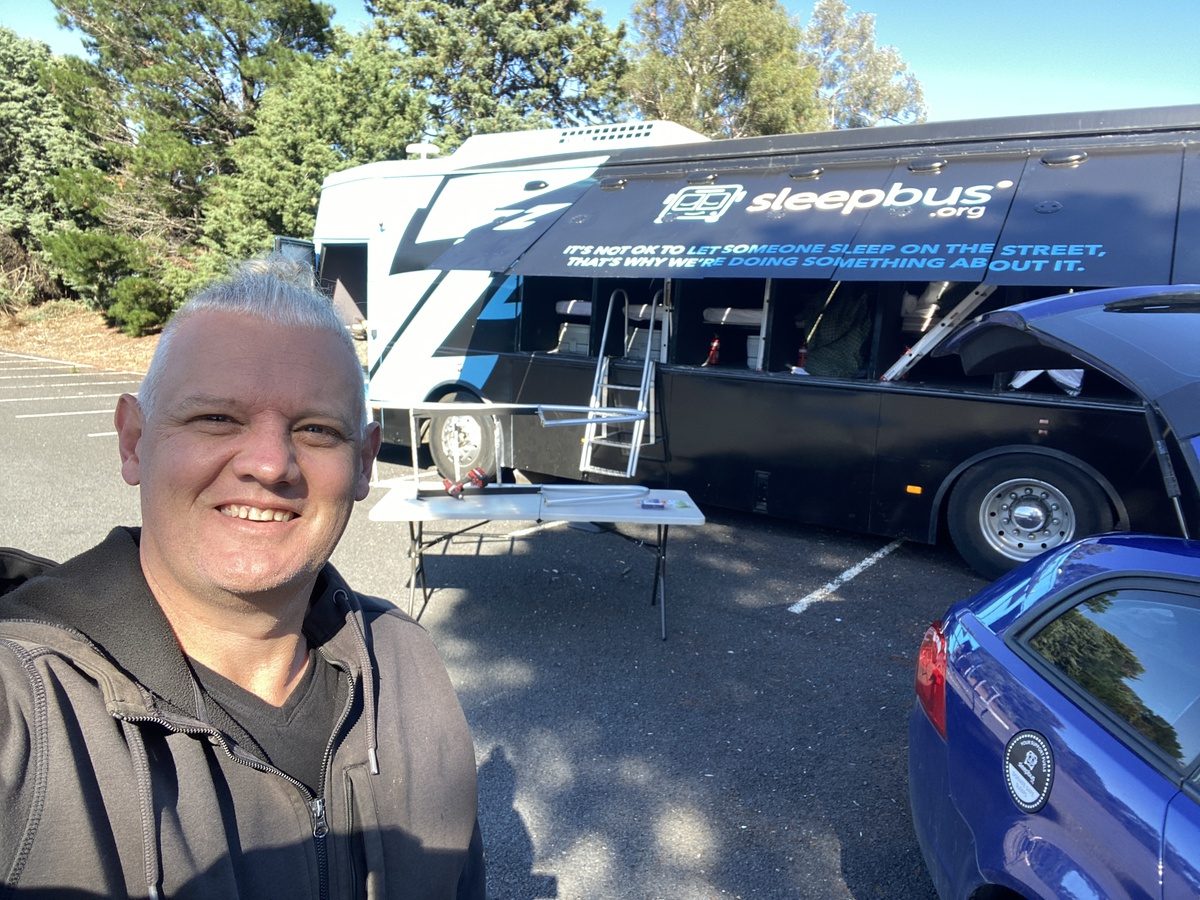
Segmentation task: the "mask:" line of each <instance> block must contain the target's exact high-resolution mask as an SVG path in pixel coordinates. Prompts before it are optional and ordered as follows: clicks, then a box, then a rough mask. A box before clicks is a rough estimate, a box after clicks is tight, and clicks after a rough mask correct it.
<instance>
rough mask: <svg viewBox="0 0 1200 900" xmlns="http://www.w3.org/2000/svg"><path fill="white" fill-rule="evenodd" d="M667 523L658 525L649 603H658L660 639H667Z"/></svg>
mask: <svg viewBox="0 0 1200 900" xmlns="http://www.w3.org/2000/svg"><path fill="white" fill-rule="evenodd" d="M669 527H670V526H668V525H659V526H658V543H657V545H656V546H655V548H654V550H655V554H654V556H655V559H654V587H653V588H652V589H651V591H652V594H651V598H650V605H651V606H653V605H654V604H655V603H658V618H659V624H660V628H661V631H662V639H663V640H664V641H665V640H666V639H667V529H668V528H669Z"/></svg>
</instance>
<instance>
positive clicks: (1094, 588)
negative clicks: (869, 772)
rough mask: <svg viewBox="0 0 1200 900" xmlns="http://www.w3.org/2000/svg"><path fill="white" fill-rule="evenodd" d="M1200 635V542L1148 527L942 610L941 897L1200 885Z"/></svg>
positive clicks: (927, 770)
mask: <svg viewBox="0 0 1200 900" xmlns="http://www.w3.org/2000/svg"><path fill="white" fill-rule="evenodd" d="M1198 644H1200V543H1197V542H1195V541H1185V540H1181V539H1176V538H1161V537H1150V536H1145V535H1106V536H1100V537H1094V538H1088V539H1085V540H1082V541H1079V542H1076V543H1073V544H1069V545H1065V546H1063V547H1060V548H1059V549H1057V550H1055V551H1052V552H1050V553H1048V554H1046V555H1044V556H1042V557H1041V558H1040V559H1038V560H1034V561H1031V562H1029V563H1026V564H1025V565H1024V566H1023V567H1021V568H1019V569H1017V570H1015V571H1013V572H1011V573H1009V574H1008V575H1006V576H1005V577H1004V578H1002V579H1000V580H998V581H996V582H995V583H993V584H992V585H991V586H989V587H988V588H986V589H985V590H983V591H982V592H981V593H979V594H978V595H976V596H975V597H974V598H972V599H970V600H967V601H965V602H963V603H960V604H957V605H955V606H953V607H951V609H950V610H949V611H948V612H947V613H946V615H945V617H944V618H942V619H941V621H939V622H936V623H934V624H933V625H931V626H930V627H929V629H928V631H927V632H926V633H925V637H924V640H923V641H922V644H921V647H920V651H919V654H918V663H917V675H916V695H917V699H916V703H915V704H914V707H913V711H912V713H911V715H910V718H909V802H910V806H911V808H912V816H913V824H914V827H915V828H916V832H917V837H918V841H919V843H920V845H921V851H922V853H923V855H924V858H925V863H926V866H927V867H928V869H929V872H930V875H931V876H932V878H933V881H934V884H935V885H936V887H937V890H938V893H939V895H940V896H941V897H943V898H962V897H980V896H987V897H999V896H1004V897H1008V896H1014V895H1019V896H1023V897H1030V898H1032V897H1046V898H1050V897H1054V898H1058V897H1088V898H1106V900H1112V898H1121V897H1130V898H1132V897H1145V898H1150V897H1163V898H1166V900H1182V898H1185V897H1187V898H1195V897H1196V896H1200V774H1198V770H1200V654H1198V653H1197V652H1196V647H1197V645H1198ZM1009 891H1011V892H1014V893H1013V894H1009V893H1008V892H1009Z"/></svg>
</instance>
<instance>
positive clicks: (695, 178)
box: [687, 172, 717, 184]
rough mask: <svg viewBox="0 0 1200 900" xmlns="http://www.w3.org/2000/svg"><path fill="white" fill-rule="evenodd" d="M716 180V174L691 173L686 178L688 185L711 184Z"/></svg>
mask: <svg viewBox="0 0 1200 900" xmlns="http://www.w3.org/2000/svg"><path fill="white" fill-rule="evenodd" d="M716 180H717V173H716V172H693V173H692V174H691V175H689V176H688V177H687V183H688V184H712V183H713V182H714V181H716Z"/></svg>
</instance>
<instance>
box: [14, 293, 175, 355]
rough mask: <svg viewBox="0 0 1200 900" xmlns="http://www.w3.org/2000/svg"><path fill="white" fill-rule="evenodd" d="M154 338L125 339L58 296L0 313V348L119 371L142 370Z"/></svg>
mask: <svg viewBox="0 0 1200 900" xmlns="http://www.w3.org/2000/svg"><path fill="white" fill-rule="evenodd" d="M156 346H158V336H157V335H150V336H149V337H141V338H131V337H129V336H127V335H125V334H122V333H121V332H120V331H118V330H117V329H115V328H110V327H109V326H108V325H106V324H105V322H104V316H102V315H101V314H100V313H98V312H96V311H94V310H89V309H87V308H86V307H84V306H82V305H81V304H78V303H73V302H70V301H65V300H59V301H55V302H53V303H47V304H45V305H44V306H38V307H31V308H29V309H26V310H23V311H22V312H20V313H18V314H17V315H15V316H7V317H0V350H9V351H12V352H14V353H28V354H29V355H31V356H41V357H45V358H47V359H56V360H61V361H63V362H71V363H81V364H83V365H88V366H95V367H97V368H100V369H108V370H113V371H120V372H142V373H144V372H145V371H146V369H147V367H148V366H149V365H150V357H151V356H153V355H154V348H155V347H156Z"/></svg>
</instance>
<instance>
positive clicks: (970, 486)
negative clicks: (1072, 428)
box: [947, 455, 1113, 578]
mask: <svg viewBox="0 0 1200 900" xmlns="http://www.w3.org/2000/svg"><path fill="white" fill-rule="evenodd" d="M947 519H948V521H949V526H950V537H951V539H952V540H953V541H954V546H955V547H956V548H957V549H958V552H959V553H960V554H962V557H963V559H965V560H966V561H967V562H968V563H969V564H970V566H971V568H973V569H975V571H977V572H978V573H979V574H980V575H983V576H984V577H985V578H997V577H999V576H1000V575H1003V574H1004V573H1005V572H1007V571H1008V570H1009V569H1012V568H1014V567H1015V566H1017V565H1019V564H1021V563H1023V562H1025V561H1026V560H1028V559H1033V558H1034V557H1035V556H1037V555H1038V554H1039V553H1042V552H1043V551H1045V550H1049V549H1051V548H1053V547H1057V546H1059V545H1060V544H1065V543H1067V542H1068V541H1071V540H1073V539H1074V538H1077V537H1083V536H1084V535H1088V534H1097V533H1099V532H1102V531H1109V530H1111V529H1112V527H1113V514H1112V508H1111V507H1110V505H1109V503H1108V498H1107V497H1105V495H1104V492H1103V491H1102V490H1101V488H1100V486H1099V485H1098V484H1096V483H1095V482H1094V481H1093V480H1092V479H1091V478H1089V477H1088V476H1087V475H1085V474H1084V473H1083V472H1081V471H1079V470H1078V469H1076V468H1075V467H1074V466H1071V465H1069V464H1067V463H1065V462H1062V461H1060V460H1057V459H1053V458H1050V457H1043V456H1017V455H1014V456H1007V457H1003V458H1000V459H996V460H992V461H989V462H984V463H980V464H979V465H977V466H974V467H973V468H971V469H968V470H967V472H966V474H964V475H963V476H962V478H961V479H960V480H959V482H958V484H956V485H955V486H954V490H953V491H952V492H951V494H950V503H949V506H948V507H947Z"/></svg>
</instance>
